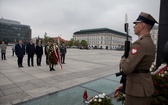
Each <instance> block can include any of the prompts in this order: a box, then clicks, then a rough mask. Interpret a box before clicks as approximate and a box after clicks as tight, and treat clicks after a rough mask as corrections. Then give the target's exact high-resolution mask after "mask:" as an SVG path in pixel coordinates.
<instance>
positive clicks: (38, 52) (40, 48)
mask: <svg viewBox="0 0 168 105" xmlns="http://www.w3.org/2000/svg"><path fill="white" fill-rule="evenodd" d="M36 55H37V66H41V59H42V55H43V46H42V45H41V41H39V42H38V45H37V46H36Z"/></svg>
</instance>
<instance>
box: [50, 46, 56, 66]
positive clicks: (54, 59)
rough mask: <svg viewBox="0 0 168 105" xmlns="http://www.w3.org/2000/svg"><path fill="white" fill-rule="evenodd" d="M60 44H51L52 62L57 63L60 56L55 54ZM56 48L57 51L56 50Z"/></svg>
mask: <svg viewBox="0 0 168 105" xmlns="http://www.w3.org/2000/svg"><path fill="white" fill-rule="evenodd" d="M54 46H55V47H54ZM57 49H58V46H57V45H56V44H51V45H50V46H49V49H48V60H49V62H50V63H51V64H57V62H58V58H57V57H56V55H55V52H56V53H58V51H57ZM54 50H55V52H54Z"/></svg>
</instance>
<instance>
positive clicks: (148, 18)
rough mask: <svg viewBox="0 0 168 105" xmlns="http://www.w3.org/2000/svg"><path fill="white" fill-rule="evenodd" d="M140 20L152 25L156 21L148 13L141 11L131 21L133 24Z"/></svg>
mask: <svg viewBox="0 0 168 105" xmlns="http://www.w3.org/2000/svg"><path fill="white" fill-rule="evenodd" d="M140 22H144V23H146V24H149V25H151V26H153V25H154V24H155V23H158V22H157V21H156V20H155V19H154V18H153V17H152V16H151V15H150V14H148V13H145V12H141V13H140V15H139V17H138V18H137V20H136V21H135V22H133V23H134V24H135V23H140Z"/></svg>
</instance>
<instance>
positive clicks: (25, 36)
mask: <svg viewBox="0 0 168 105" xmlns="http://www.w3.org/2000/svg"><path fill="white" fill-rule="evenodd" d="M30 38H31V29H30V26H28V25H23V24H21V23H20V22H18V21H13V20H8V19H3V18H1V19H0V41H5V43H8V44H10V43H16V42H18V40H19V39H21V40H22V41H23V42H24V43H27V42H29V40H30Z"/></svg>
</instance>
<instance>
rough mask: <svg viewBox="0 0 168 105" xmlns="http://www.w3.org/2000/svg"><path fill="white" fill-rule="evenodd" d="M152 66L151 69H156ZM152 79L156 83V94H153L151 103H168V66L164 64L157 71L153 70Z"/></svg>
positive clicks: (153, 104)
mask: <svg viewBox="0 0 168 105" xmlns="http://www.w3.org/2000/svg"><path fill="white" fill-rule="evenodd" d="M154 68H155V65H153V66H152V68H151V71H152V70H154ZM151 74H152V79H153V84H154V88H155V91H154V94H153V96H152V100H151V105H161V103H162V105H167V103H168V89H167V88H168V66H167V65H166V64H162V65H161V66H160V67H159V68H158V69H157V70H156V71H154V72H153V71H152V72H151Z"/></svg>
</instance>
